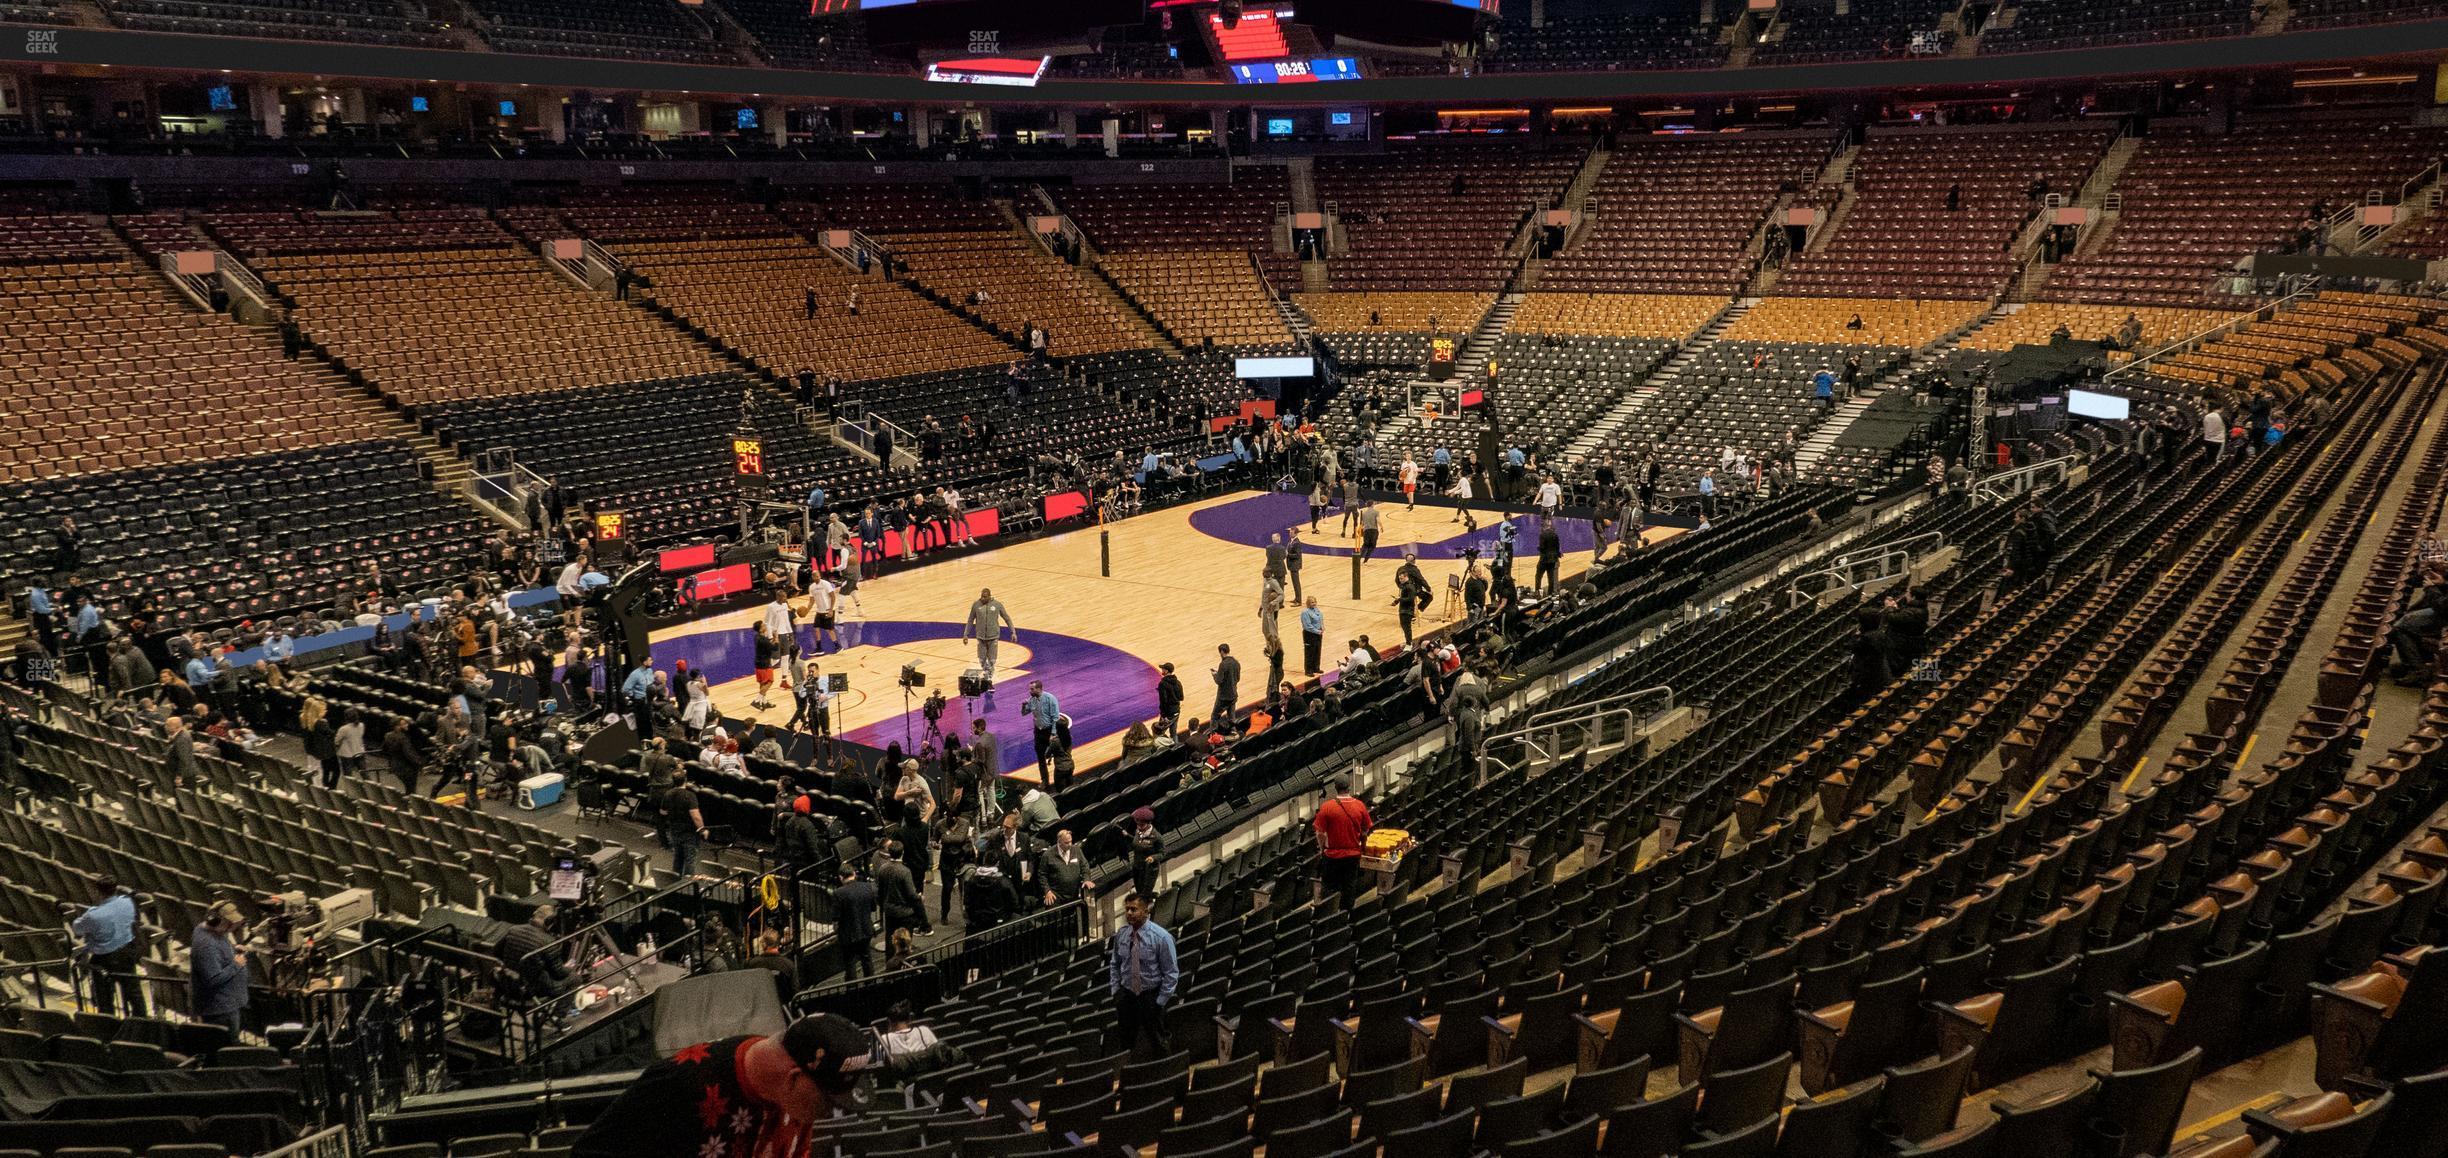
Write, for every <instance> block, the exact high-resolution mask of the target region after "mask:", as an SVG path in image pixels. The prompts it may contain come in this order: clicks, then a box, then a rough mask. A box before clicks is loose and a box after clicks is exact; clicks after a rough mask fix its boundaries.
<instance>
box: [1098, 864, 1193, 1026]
mask: <svg viewBox="0 0 2448 1158" xmlns="http://www.w3.org/2000/svg"><path fill="white" fill-rule="evenodd" d="M1106 959H1107V962H1108V970H1109V974H1110V976H1109V981H1110V984H1111V986H1112V989H1113V997H1114V1020H1115V1024H1114V1029H1115V1031H1116V1033H1117V1035H1118V1036H1119V1037H1120V1038H1121V1046H1122V1048H1123V1049H1126V1050H1134V1051H1135V1050H1137V1048H1138V1046H1139V1044H1140V1043H1141V1042H1142V1041H1144V1042H1146V1043H1147V1044H1148V1047H1149V1052H1147V1053H1146V1054H1144V1055H1141V1056H1145V1057H1151V1058H1156V1057H1163V1056H1165V1054H1166V1053H1167V1052H1168V1051H1170V1050H1171V1048H1172V1047H1171V1046H1169V1045H1167V1044H1165V1029H1164V1007H1165V1006H1167V1005H1169V1004H1171V1003H1172V1001H1173V989H1174V986H1176V985H1178V984H1179V983H1180V982H1181V963H1180V962H1179V961H1177V960H1175V958H1174V953H1173V934H1171V933H1169V932H1166V931H1165V928H1164V926H1162V925H1159V924H1157V923H1156V922H1154V921H1151V920H1149V919H1148V899H1147V898H1146V897H1144V896H1141V895H1139V894H1137V893H1133V894H1131V897H1130V899H1129V900H1127V901H1125V902H1123V905H1122V927H1121V928H1119V929H1116V930H1114V934H1113V937H1112V939H1111V940H1110V941H1108V942H1107V944H1106Z"/></svg>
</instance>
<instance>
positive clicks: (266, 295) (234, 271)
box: [213, 249, 289, 315]
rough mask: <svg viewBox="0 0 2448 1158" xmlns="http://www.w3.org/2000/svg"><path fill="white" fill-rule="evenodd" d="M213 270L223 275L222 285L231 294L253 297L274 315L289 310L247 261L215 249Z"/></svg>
mask: <svg viewBox="0 0 2448 1158" xmlns="http://www.w3.org/2000/svg"><path fill="white" fill-rule="evenodd" d="M213 272H214V273H217V274H220V275H221V287H222V288H223V289H226V290H228V291H229V292H230V296H232V297H242V298H250V299H253V300H254V302H255V303H256V304H257V305H260V306H262V307H263V308H264V309H265V310H266V311H267V312H269V313H272V314H274V315H284V314H287V313H288V312H289V311H288V310H287V309H286V308H284V307H283V306H282V305H281V304H280V301H279V300H278V299H276V298H274V297H273V296H272V291H271V290H269V289H266V288H264V283H263V279H262V278H259V277H257V276H255V271H254V270H251V269H248V268H247V267H246V263H245V262H242V261H239V260H238V259H237V258H235V257H231V256H230V255H229V253H228V251H226V250H221V249H215V250H214V251H213Z"/></svg>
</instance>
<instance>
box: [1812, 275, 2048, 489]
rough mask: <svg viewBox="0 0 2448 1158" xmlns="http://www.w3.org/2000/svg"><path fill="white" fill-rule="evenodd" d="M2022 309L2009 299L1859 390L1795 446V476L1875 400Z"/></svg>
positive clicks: (1822, 459)
mask: <svg viewBox="0 0 2448 1158" xmlns="http://www.w3.org/2000/svg"><path fill="white" fill-rule="evenodd" d="M2022 312H2023V306H2022V304H2021V303H2019V302H2009V303H2007V304H2005V305H2001V306H1998V307H1996V308H1994V309H1992V310H1990V311H1989V312H1988V313H1985V314H1982V315H1981V316H1980V317H1978V318H1975V319H1973V320H1972V322H1971V323H1970V324H1969V325H1966V326H1964V327H1963V328H1962V329H1959V330H1956V331H1955V332H1954V333H1951V334H1948V335H1947V336H1945V337H1943V338H1940V339H1938V340H1937V341H1935V342H1932V343H1930V344H1929V345H1927V346H1923V347H1922V348H1921V350H1920V351H1919V352H1918V353H1915V354H1914V355H1913V356H1912V357H1910V358H1907V359H1905V361H1904V364H1903V365H1901V366H1898V367H1896V368H1895V369H1893V370H1889V371H1888V372H1886V373H1885V374H1882V375H1880V376H1879V377H1878V378H1876V379H1874V380H1873V381H1872V382H1871V383H1870V384H1869V385H1868V386H1865V387H1863V388H1862V389H1861V390H1859V391H1857V392H1855V393H1854V395H1853V397H1852V398H1850V399H1848V400H1846V402H1845V404H1844V405H1842V406H1839V407H1837V408H1836V412H1835V413H1834V414H1831V415H1828V417H1827V419H1826V420H1825V421H1823V422H1821V423H1820V424H1819V427H1818V429H1816V430H1813V431H1811V433H1810V437H1808V438H1805V439H1803V440H1802V445H1801V446H1799V447H1796V448H1794V474H1795V476H1796V477H1799V478H1808V477H1810V472H1811V471H1813V470H1816V469H1818V466H1819V464H1820V463H1823V462H1825V461H1827V456H1828V452H1829V451H1830V450H1833V449H1835V446H1836V440H1837V439H1838V438H1840V437H1842V436H1843V435H1844V432H1845V431H1846V430H1847V429H1849V428H1850V427H1851V426H1852V425H1853V423H1854V421H1855V420H1856V419H1859V418H1860V417H1861V416H1862V415H1863V414H1865V413H1868V412H1869V410H1870V405H1871V403H1873V402H1876V401H1878V398H1879V396H1880V395H1882V394H1885V393H1886V392H1887V391H1888V390H1889V389H1890V388H1892V387H1894V386H1897V385H1899V384H1902V383H1904V382H1909V381H1911V380H1912V377H1913V376H1914V375H1916V374H1919V373H1920V372H1921V371H1923V370H1925V369H1927V368H1929V367H1930V366H1931V365H1934V364H1935V363H1937V362H1938V361H1939V360H1940V359H1942V358H1944V357H1946V355H1947V354H1948V353H1950V352H1952V351H1953V350H1954V349H1955V348H1956V347H1957V346H1959V345H1961V344H1962V342H1963V340H1964V339H1965V338H1968V337H1971V336H1972V335H1973V334H1975V333H1978V332H1979V331H1980V329H1981V327H1983V326H1986V325H1988V324H1989V323H1990V322H1993V321H1996V320H1997V319H1999V318H2008V317H2013V316H2014V315H2016V314H2019V313H2022Z"/></svg>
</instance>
